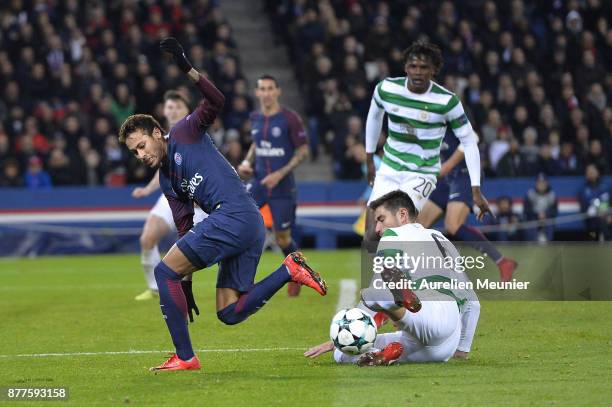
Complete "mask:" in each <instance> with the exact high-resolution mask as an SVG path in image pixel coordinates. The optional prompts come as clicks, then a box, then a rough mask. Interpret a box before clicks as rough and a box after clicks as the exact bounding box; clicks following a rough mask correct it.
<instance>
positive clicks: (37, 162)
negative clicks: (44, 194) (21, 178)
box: [25, 155, 51, 189]
mask: <svg viewBox="0 0 612 407" xmlns="http://www.w3.org/2000/svg"><path fill="white" fill-rule="evenodd" d="M42 164H43V163H42V160H41V159H40V157H37V156H35V155H34V156H32V157H30V159H29V160H28V168H27V170H26V173H25V185H26V186H27V187H28V188H30V189H37V188H49V187H51V177H50V176H49V173H48V172H47V171H45V170H44V169H43V167H42Z"/></svg>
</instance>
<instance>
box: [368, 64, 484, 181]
mask: <svg viewBox="0 0 612 407" xmlns="http://www.w3.org/2000/svg"><path fill="white" fill-rule="evenodd" d="M406 82H407V77H405V76H403V77H398V78H386V79H384V80H382V81H381V82H379V83H378V85H376V89H375V91H374V96H373V100H374V102H375V103H376V105H377V106H378V107H379V108H381V109H384V111H385V113H386V114H387V123H388V129H389V130H388V137H387V142H386V143H385V145H384V156H383V163H385V164H386V165H388V166H389V167H391V168H393V169H394V170H396V171H413V172H420V173H424V174H433V175H437V174H438V173H439V172H440V146H441V144H442V139H443V138H444V133H445V132H446V128H447V126H449V125H450V126H451V128H452V130H453V132H454V133H455V135H456V136H457V137H458V138H462V137H464V136H470V135H471V134H473V133H474V130H473V129H472V125H471V124H470V121H469V120H468V118H467V116H466V115H465V111H464V110H463V106H462V104H461V102H460V101H459V98H458V97H457V96H456V95H455V94H454V93H452V92H450V91H449V90H447V89H445V88H444V87H442V86H440V85H438V84H437V83H435V82H433V81H431V84H430V87H429V89H428V90H427V92H425V93H413V92H411V91H410V90H408V87H407V86H406V85H407V83H406Z"/></svg>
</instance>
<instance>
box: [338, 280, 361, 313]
mask: <svg viewBox="0 0 612 407" xmlns="http://www.w3.org/2000/svg"><path fill="white" fill-rule="evenodd" d="M356 295H357V280H354V279H352V278H343V279H342V280H340V296H339V297H338V305H337V306H336V311H339V310H341V309H345V308H353V307H354V306H355V297H356Z"/></svg>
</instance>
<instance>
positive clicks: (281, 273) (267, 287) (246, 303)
mask: <svg viewBox="0 0 612 407" xmlns="http://www.w3.org/2000/svg"><path fill="white" fill-rule="evenodd" d="M289 281H291V276H290V275H289V271H288V270H287V267H285V265H282V266H280V267H279V268H278V269H276V271H275V272H274V273H272V274H270V275H269V276H268V277H266V278H264V279H263V280H261V281H260V282H258V283H257V284H255V285H254V286H253V287H251V289H250V290H249V291H248V292H246V293H244V294H242V295H241V296H240V298H239V299H238V301H236V302H235V303H233V304H230V305H228V306H227V307H225V308H223V309H222V310H220V311H218V312H217V317H218V318H219V320H221V321H222V322H224V323H226V324H228V325H234V324H237V323H239V322H242V321H244V320H245V319H247V318H248V317H249V315H251V314H254V313H256V312H257V311H259V309H260V308H261V307H263V306H264V305H265V304H266V302H267V301H268V300H269V299H270V298H271V297H272V296H273V295H274V294H275V293H276V292H277V291H278V290H279V289H281V288H282V286H284V285H285V284H286V283H287V282H289Z"/></svg>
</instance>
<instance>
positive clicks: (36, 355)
mask: <svg viewBox="0 0 612 407" xmlns="http://www.w3.org/2000/svg"><path fill="white" fill-rule="evenodd" d="M304 349H306V347H304V348H250V349H249V348H236V349H196V350H195V351H196V352H199V353H227V352H281V351H294V350H300V351H303V350H304ZM148 353H173V351H171V350H127V351H116V352H114V351H109V352H67V353H22V354H19V355H0V358H45V357H50V356H59V357H65V356H113V355H143V354H148Z"/></svg>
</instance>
